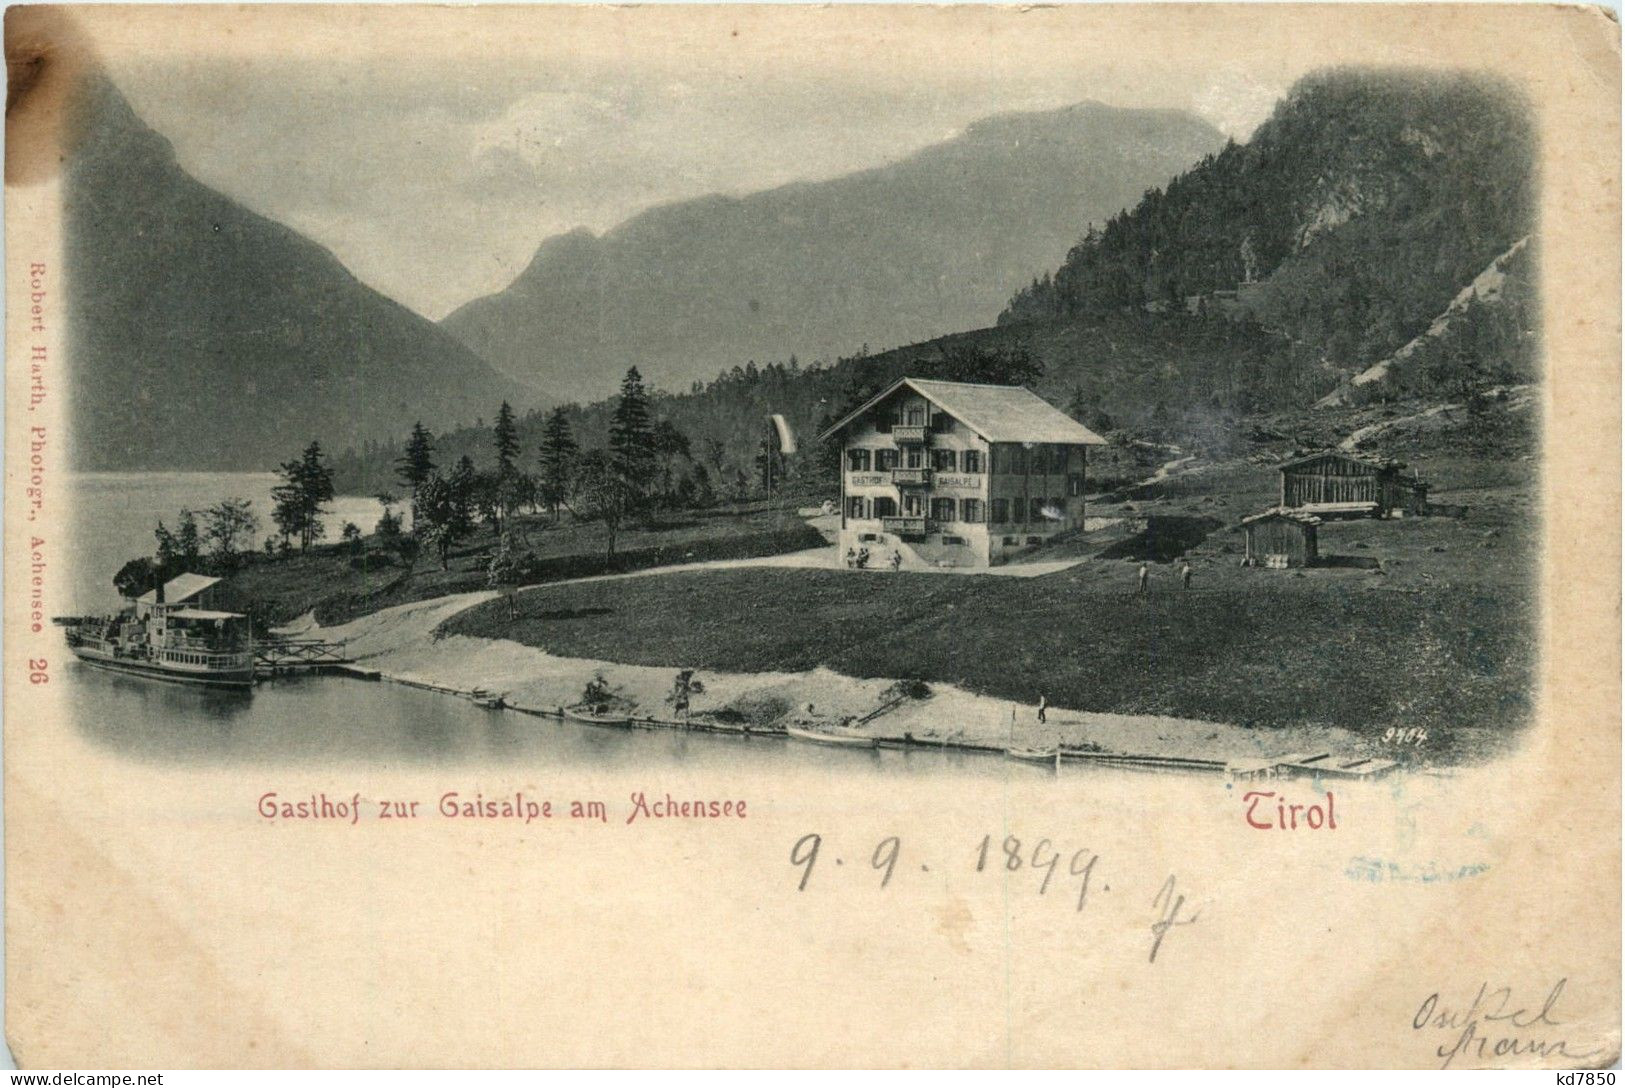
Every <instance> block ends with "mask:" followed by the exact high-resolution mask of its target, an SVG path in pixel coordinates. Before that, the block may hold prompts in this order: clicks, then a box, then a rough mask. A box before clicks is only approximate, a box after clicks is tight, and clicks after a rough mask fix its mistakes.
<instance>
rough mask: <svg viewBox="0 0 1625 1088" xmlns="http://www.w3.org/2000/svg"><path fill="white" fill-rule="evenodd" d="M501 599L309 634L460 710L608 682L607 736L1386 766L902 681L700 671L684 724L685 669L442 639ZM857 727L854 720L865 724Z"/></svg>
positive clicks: (1313, 730) (1222, 731)
mask: <svg viewBox="0 0 1625 1088" xmlns="http://www.w3.org/2000/svg"><path fill="white" fill-rule="evenodd" d="M494 596H496V593H495V592H493V591H479V592H472V593H466V594H455V595H452V596H449V597H442V598H436V599H434V600H429V601H420V602H414V603H412V604H407V605H398V606H395V607H393V608H389V609H384V610H382V611H380V612H376V613H373V614H371V615H368V616H364V617H361V618H359V619H356V620H352V621H350V622H349V623H347V624H343V625H339V626H335V627H330V628H322V627H311V628H309V629H308V632H307V633H309V634H313V635H315V634H319V635H320V636H321V637H323V638H328V639H335V640H340V639H342V640H344V641H345V642H346V643H347V645H348V647H349V651H350V656H351V660H352V663H351V664H349V665H346V666H341V667H339V669H338V670H336V671H339V672H341V673H343V674H347V675H350V676H355V677H359V678H363V679H372V680H381V681H389V682H393V683H400V684H405V685H407V686H411V687H417V688H421V689H424V690H429V691H434V692H437V693H440V694H446V695H453V696H457V697H460V698H464V699H474V698H476V697H478V696H482V695H483V696H500V697H501V699H502V707H503V709H509V710H513V711H515V712H517V713H523V714H528V715H531V716H536V717H549V718H560V719H562V718H563V717H564V713H563V712H564V708H566V707H570V706H574V705H576V704H578V703H579V702H580V701H581V693H582V689H583V688H584V687H585V686H586V684H587V683H588V682H589V681H591V680H593V678H594V677H595V676H602V677H603V679H604V681H605V682H606V683H607V684H608V686H609V691H610V697H611V699H612V701H613V702H614V704H615V705H616V707H617V710H618V711H620V712H624V713H626V714H627V715H628V716H629V718H630V719H631V720H629V721H628V722H627V723H626V724H625V725H615V726H607V727H608V728H638V729H676V730H684V731H692V732H711V733H717V734H720V735H728V736H783V735H785V733H786V726H787V725H791V724H797V725H810V726H812V727H813V728H815V729H816V728H819V727H823V726H837V725H840V724H842V723H853V724H850V726H849V730H847V731H848V732H850V733H851V734H854V735H857V736H860V737H863V738H866V739H869V740H871V741H872V742H873V743H874V744H875V745H877V746H885V747H920V748H939V749H950V748H951V749H956V750H964V751H980V752H986V753H990V754H1002V753H1004V752H1005V751H1006V750H1007V749H1010V748H1024V749H1038V750H1043V751H1049V750H1056V751H1058V752H1059V753H1060V757H1061V758H1062V759H1073V760H1093V761H1096V762H1102V763H1113V764H1124V763H1128V764H1129V765H1142V766H1146V767H1153V768H1154V767H1159V766H1162V767H1168V768H1173V769H1185V770H1202V771H1213V772H1223V771H1225V770H1226V769H1231V770H1235V771H1237V773H1243V770H1244V772H1245V773H1269V772H1270V771H1271V770H1272V769H1273V768H1275V767H1276V766H1277V764H1278V763H1279V762H1280V761H1282V760H1290V759H1291V758H1292V757H1293V756H1294V755H1296V756H1303V755H1311V754H1319V753H1331V754H1332V755H1333V756H1335V757H1337V758H1336V759H1335V760H1328V761H1326V762H1327V763H1331V764H1340V763H1343V762H1347V761H1353V760H1360V759H1371V758H1380V757H1381V756H1382V755H1383V753H1382V752H1380V751H1378V750H1376V748H1375V746H1374V745H1373V744H1372V743H1371V742H1370V741H1368V740H1366V739H1364V738H1361V737H1358V736H1357V735H1355V734H1353V733H1350V732H1348V731H1347V730H1343V729H1339V728H1336V727H1330V726H1305V727H1293V728H1288V729H1280V728H1272V729H1257V728H1247V727H1243V726H1236V725H1229V724H1225V723H1221V722H1212V721H1203V720H1199V719H1189V718H1174V717H1162V716H1154V715H1135V714H1118V713H1110V712H1095V711H1081V710H1074V709H1068V708H1065V707H1058V706H1052V707H1048V708H1047V712H1046V718H1047V720H1046V721H1044V722H1040V721H1039V720H1038V717H1037V708H1036V706H1023V705H1018V704H1013V703H1011V702H1009V701H1008V700H1003V699H997V698H993V697H990V696H985V695H979V694H976V693H974V692H969V691H965V690H963V689H961V688H958V687H956V686H954V685H951V684H943V683H935V682H933V683H931V684H930V685H929V694H928V695H927V696H925V697H924V698H901V699H899V698H898V697H897V696H898V688H899V684H900V683H901V681H900V680H899V679H897V678H890V677H886V678H859V677H852V676H846V675H843V674H840V673H836V672H834V671H831V670H829V669H824V668H818V669H813V670H810V671H807V672H799V673H777V672H771V673H731V672H716V671H704V672H700V673H697V674H696V678H697V679H699V680H700V681H701V682H702V683H703V684H704V692H703V693H700V694H697V695H696V696H694V698H693V700H692V703H691V711H690V716H689V717H688V718H687V719H686V720H684V719H680V718H678V717H676V716H675V712H674V711H673V708H672V706H671V702H670V700H669V698H668V696H669V694H670V692H671V690H672V681H673V678H674V675H675V673H676V671H677V669H679V668H681V667H683V666H681V665H680V664H672V665H670V666H665V665H662V666H649V665H628V664H620V663H616V662H613V661H603V660H596V659H589V658H566V657H558V656H555V655H553V654H550V653H547V652H546V651H544V650H540V649H536V648H533V647H529V646H524V645H521V644H520V643H517V642H512V641H509V640H505V639H487V638H477V637H473V636H466V635H446V636H437V635H436V634H435V632H436V630H437V629H438V628H439V627H440V625H441V624H442V623H444V622H445V621H446V620H447V619H449V618H451V617H452V616H454V615H456V614H457V613H459V612H461V611H463V610H465V609H467V608H470V607H473V606H474V605H477V604H480V603H482V602H483V601H486V600H489V599H491V598H492V597H494ZM860 720H861V721H860Z"/></svg>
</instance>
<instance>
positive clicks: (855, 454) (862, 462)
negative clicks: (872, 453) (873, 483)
mask: <svg viewBox="0 0 1625 1088" xmlns="http://www.w3.org/2000/svg"><path fill="white" fill-rule="evenodd" d="M846 467H847V468H848V469H849V470H850V471H852V472H868V471H869V451H868V450H847V451H846Z"/></svg>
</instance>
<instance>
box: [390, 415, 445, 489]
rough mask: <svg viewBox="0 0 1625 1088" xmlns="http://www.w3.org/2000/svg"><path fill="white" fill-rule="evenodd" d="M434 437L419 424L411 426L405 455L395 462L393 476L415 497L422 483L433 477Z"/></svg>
mask: <svg viewBox="0 0 1625 1088" xmlns="http://www.w3.org/2000/svg"><path fill="white" fill-rule="evenodd" d="M433 455H434V436H433V435H432V434H430V433H429V430H428V428H426V427H424V426H423V424H422V423H421V422H418V423H414V424H412V437H411V438H408V439H407V440H406V453H405V454H404V455H402V456H401V457H400V459H399V460H397V461H396V462H395V464H396V465H397V466H398V467H397V468H396V470H395V475H396V476H397V477H398V478H399V479H400V481H401V483H402V484H403V485H404V486H405V487H407V488H408V489H410V490H411V492H412V495H413V496H414V497H415V496H416V495H417V493H418V488H420V487H422V486H423V481H425V480H427V479H428V478H429V477H430V476H432V475H434V469H435V465H434V457H433Z"/></svg>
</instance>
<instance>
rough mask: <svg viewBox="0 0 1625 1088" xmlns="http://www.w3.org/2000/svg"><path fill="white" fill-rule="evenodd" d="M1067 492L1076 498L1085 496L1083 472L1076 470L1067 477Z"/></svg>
mask: <svg viewBox="0 0 1625 1088" xmlns="http://www.w3.org/2000/svg"><path fill="white" fill-rule="evenodd" d="M1066 493H1067V494H1068V495H1071V496H1072V497H1073V498H1074V499H1081V498H1082V497H1083V473H1081V472H1074V473H1073V474H1072V475H1071V476H1068V477H1067V479H1066Z"/></svg>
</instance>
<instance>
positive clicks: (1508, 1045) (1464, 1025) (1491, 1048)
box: [1411, 978, 1602, 1069]
mask: <svg viewBox="0 0 1625 1088" xmlns="http://www.w3.org/2000/svg"><path fill="white" fill-rule="evenodd" d="M1568 981H1569V980H1568V979H1566V978H1561V979H1558V980H1557V984H1556V985H1554V986H1553V987H1552V988H1551V990H1550V991H1549V992H1548V993H1547V994H1546V999H1545V1000H1544V1001H1543V1002H1541V1004H1540V1007H1539V1008H1535V1007H1533V1006H1531V1005H1528V1004H1525V1003H1523V1002H1521V1001H1514V1000H1513V996H1512V987H1510V986H1502V987H1501V988H1499V989H1495V990H1492V989H1490V985H1489V983H1487V982H1485V983H1482V984H1480V985H1479V987H1478V992H1477V993H1476V994H1474V995H1473V999H1472V1001H1471V1002H1469V1003H1468V1004H1467V1006H1466V1007H1465V1008H1459V1009H1458V1008H1452V1007H1451V1006H1449V1005H1446V1004H1445V1003H1444V1002H1443V1000H1442V999H1441V998H1440V996H1439V994H1438V993H1436V992H1435V993H1431V994H1429V995H1428V996H1427V999H1426V1000H1424V1001H1423V1002H1422V1004H1421V1006H1420V1007H1418V1008H1417V1010H1416V1015H1415V1016H1414V1017H1413V1018H1412V1019H1411V1027H1412V1028H1414V1029H1415V1030H1417V1031H1424V1030H1427V1029H1429V1028H1432V1029H1434V1030H1436V1031H1447V1032H1450V1033H1451V1039H1452V1041H1451V1042H1449V1043H1447V1044H1443V1045H1440V1046H1439V1047H1438V1048H1437V1049H1436V1050H1435V1054H1436V1055H1437V1056H1438V1057H1439V1058H1440V1059H1441V1064H1440V1066H1439V1068H1440V1069H1449V1068H1450V1066H1451V1063H1453V1062H1455V1061H1456V1059H1457V1058H1461V1059H1462V1060H1463V1061H1468V1062H1474V1061H1476V1062H1491V1061H1494V1060H1495V1059H1497V1058H1516V1057H1524V1056H1530V1055H1532V1056H1534V1057H1537V1058H1552V1059H1557V1058H1562V1059H1565V1062H1564V1064H1575V1063H1578V1062H1583V1061H1585V1060H1586V1059H1588V1058H1595V1057H1597V1056H1598V1055H1600V1054H1601V1053H1602V1048H1601V1047H1597V1048H1594V1049H1592V1050H1584V1051H1575V1050H1570V1049H1569V1041H1568V1040H1567V1039H1564V1038H1554V1037H1553V1035H1554V1033H1553V1031H1552V1030H1551V1029H1553V1028H1558V1027H1560V1026H1561V1025H1562V1021H1561V1020H1559V1019H1558V1018H1557V1002H1558V999H1559V998H1561V997H1562V996H1563V990H1564V988H1565V987H1566V986H1568Z"/></svg>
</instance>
